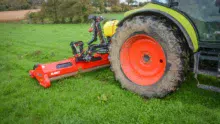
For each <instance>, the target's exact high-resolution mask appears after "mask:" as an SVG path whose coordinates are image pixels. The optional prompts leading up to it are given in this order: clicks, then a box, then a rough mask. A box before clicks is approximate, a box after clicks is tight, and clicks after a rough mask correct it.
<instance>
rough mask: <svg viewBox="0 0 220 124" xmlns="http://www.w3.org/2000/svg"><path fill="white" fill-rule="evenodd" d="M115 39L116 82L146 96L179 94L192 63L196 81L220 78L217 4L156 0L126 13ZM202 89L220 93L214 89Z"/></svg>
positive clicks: (202, 0)
mask: <svg viewBox="0 0 220 124" xmlns="http://www.w3.org/2000/svg"><path fill="white" fill-rule="evenodd" d="M112 39H113V40H112V44H111V47H110V56H111V59H110V61H111V64H112V68H113V71H114V72H115V77H116V79H117V80H119V81H120V82H121V85H122V87H124V88H126V89H128V90H131V91H133V92H136V93H138V94H140V95H142V96H146V97H164V96H165V95H167V94H168V93H170V92H172V91H175V90H176V89H177V87H178V86H179V84H181V82H183V80H184V79H185V76H184V73H185V72H186V70H187V69H188V66H187V65H189V61H190V59H189V58H193V60H191V61H193V63H194V67H193V68H194V73H195V78H196V79H197V74H205V75H211V76H215V77H220V1H219V0H211V1H210V0H199V1H198V0H152V1H151V2H149V3H147V4H146V5H145V6H144V7H142V8H140V9H136V10H132V11H129V12H126V13H125V18H124V19H123V20H121V21H120V22H119V23H118V29H117V31H116V34H115V35H114V37H113V38H112ZM153 43H155V44H153ZM158 43H159V44H158ZM144 46H145V48H146V49H145V48H144ZM148 46H151V48H147V47H148ZM142 47H143V48H142ZM160 48H161V49H162V51H163V52H161V49H160ZM152 49H154V50H155V51H154V52H153V50H152ZM157 52H158V53H157ZM190 56H194V57H190ZM164 57H165V58H164ZM139 59H140V60H139ZM157 59H158V60H157ZM146 60H147V61H146ZM162 72H163V73H162ZM147 82H148V83H147ZM149 82H150V83H149ZM198 87H200V88H203V89H208V90H213V91H217V92H220V89H219V88H217V87H213V86H207V85H201V84H199V83H198Z"/></svg>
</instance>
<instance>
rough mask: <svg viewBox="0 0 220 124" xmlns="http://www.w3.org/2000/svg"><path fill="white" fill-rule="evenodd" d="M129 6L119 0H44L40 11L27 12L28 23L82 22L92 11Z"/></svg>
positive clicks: (127, 8) (99, 11)
mask: <svg viewBox="0 0 220 124" xmlns="http://www.w3.org/2000/svg"><path fill="white" fill-rule="evenodd" d="M130 9H131V7H130V6H129V5H127V4H124V3H122V4H121V3H120V2H119V0H46V1H43V2H42V4H41V11H40V12H38V13H31V14H29V16H28V18H29V22H30V23H45V22H46V23H84V22H88V15H90V14H94V13H97V14H98V13H107V12H122V11H128V10H130Z"/></svg>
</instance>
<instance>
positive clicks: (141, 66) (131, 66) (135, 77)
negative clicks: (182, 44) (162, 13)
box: [120, 34, 166, 86]
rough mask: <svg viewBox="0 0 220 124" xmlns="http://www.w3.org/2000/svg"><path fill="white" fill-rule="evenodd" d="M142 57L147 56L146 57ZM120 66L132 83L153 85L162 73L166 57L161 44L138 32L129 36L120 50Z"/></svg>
mask: <svg viewBox="0 0 220 124" xmlns="http://www.w3.org/2000/svg"><path fill="white" fill-rule="evenodd" d="M144 58H146V59H147V58H149V59H147V60H148V61H146V59H144ZM120 61H121V68H122V70H123V72H124V74H125V75H126V76H127V78H128V79H130V80H131V81H132V82H133V83H136V84H138V85H142V86H149V85H153V84H155V83H156V82H158V81H159V80H160V79H161V77H162V76H163V75H164V72H165V68H166V57H165V54H164V51H163V48H162V47H161V45H160V44H159V43H158V42H157V41H156V40H155V39H153V38H152V37H149V36H147V35H145V34H138V35H135V36H132V37H131V38H129V39H128V40H127V41H126V42H125V43H124V44H123V46H122V48H121V51H120Z"/></svg>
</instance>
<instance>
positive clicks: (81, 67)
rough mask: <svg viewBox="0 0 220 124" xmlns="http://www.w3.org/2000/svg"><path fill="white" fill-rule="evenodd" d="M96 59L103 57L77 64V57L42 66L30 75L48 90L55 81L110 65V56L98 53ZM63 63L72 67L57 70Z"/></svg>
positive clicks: (30, 72)
mask: <svg viewBox="0 0 220 124" xmlns="http://www.w3.org/2000/svg"><path fill="white" fill-rule="evenodd" d="M94 57H101V58H102V59H101V60H98V61H91V62H76V61H75V57H72V58H69V59H66V60H62V61H58V62H53V63H48V64H40V65H38V66H37V68H36V69H34V70H30V71H29V74H30V76H31V77H32V78H36V79H37V80H38V82H39V84H40V85H41V86H43V87H45V88H48V87H50V86H51V81H53V80H57V79H61V78H64V77H69V76H73V75H76V74H77V73H78V72H88V71H91V70H95V69H98V68H102V67H107V66H109V65H110V62H109V60H108V54H98V53H96V54H95V55H94ZM63 63H71V66H68V67H63V68H57V65H59V64H63Z"/></svg>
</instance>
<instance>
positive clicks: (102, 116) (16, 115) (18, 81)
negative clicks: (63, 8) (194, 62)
mask: <svg viewBox="0 0 220 124" xmlns="http://www.w3.org/2000/svg"><path fill="white" fill-rule="evenodd" d="M88 27H89V24H77V25H76V24H64V25H52V24H48V25H31V24H0V50H1V51H0V70H1V71H0V79H1V81H0V123H10V124H11V123H22V124H23V123H46V124H48V123H201V124H202V123H204V124H206V123H213V124H216V123H220V94H219V93H214V92H210V91H204V90H201V89H197V88H196V81H195V80H194V79H193V76H192V75H190V74H189V75H188V78H187V80H186V81H185V82H184V84H183V85H182V87H181V88H180V89H179V90H178V91H177V92H175V93H173V94H171V95H169V96H167V97H166V98H164V99H143V98H141V97H140V96H138V95H136V94H134V93H131V92H129V91H127V90H124V89H122V88H121V87H120V85H119V82H117V81H115V80H114V76H113V73H112V72H111V71H110V69H109V68H106V69H101V70H98V71H95V72H89V73H85V74H79V75H77V76H76V77H72V78H67V79H62V80H59V81H54V82H53V83H52V87H51V88H49V89H44V88H43V87H41V86H40V85H39V84H38V82H37V81H36V80H34V79H31V78H30V77H29V75H28V71H29V70H30V69H32V67H33V65H34V64H35V63H45V62H53V61H57V60H61V59H64V58H68V57H70V56H71V49H70V46H69V43H70V41H76V40H83V41H88V40H89V39H90V38H91V34H89V33H88V32H87V29H88ZM200 80H201V83H205V82H214V83H218V81H217V80H216V79H215V78H212V77H203V76H201V77H200Z"/></svg>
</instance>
